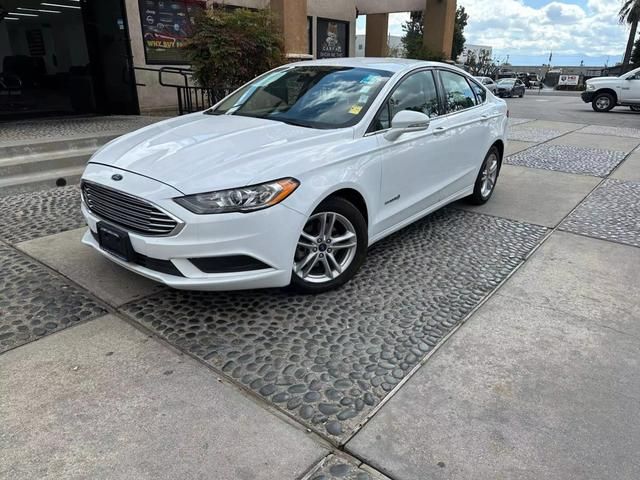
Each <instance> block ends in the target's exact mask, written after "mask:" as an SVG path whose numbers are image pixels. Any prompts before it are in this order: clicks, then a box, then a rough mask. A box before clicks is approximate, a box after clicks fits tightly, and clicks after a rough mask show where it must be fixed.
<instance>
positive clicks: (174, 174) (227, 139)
mask: <svg viewBox="0 0 640 480" xmlns="http://www.w3.org/2000/svg"><path fill="white" fill-rule="evenodd" d="M352 138H353V130H352V129H340V130H319V129H313V128H306V127H298V126H293V125H288V124H285V123H282V122H277V121H273V120H264V119H258V118H250V117H241V116H235V115H206V114H204V113H202V112H200V113H195V114H191V115H185V116H183V117H177V118H174V119H170V120H166V121H163V122H159V123H156V124H153V125H150V126H148V127H145V128H142V129H140V130H136V131H135V132H131V133H128V134H126V135H123V136H122V137H119V138H117V139H115V140H113V141H111V142H109V143H108V144H107V145H105V146H104V147H103V148H101V149H100V150H99V151H97V152H96V153H95V154H94V156H93V157H92V158H91V160H90V162H91V163H99V164H103V165H109V166H113V167H116V168H120V169H122V170H126V171H130V172H134V173H137V174H140V175H144V176H146V177H149V178H153V179H155V180H158V181H160V182H162V183H165V184H167V185H170V186H172V187H173V188H176V189H177V190H179V191H181V192H182V193H184V194H192V193H202V192H208V191H213V190H221V189H226V188H234V187H238V186H243V185H249V184H252V183H259V182H261V181H269V180H273V179H275V178H276V177H277V178H281V177H285V176H294V175H295V173H296V172H297V171H299V166H298V168H293V167H292V164H295V162H296V161H297V160H298V158H300V157H304V158H309V156H310V154H309V150H310V149H319V148H321V149H323V150H324V147H326V146H328V145H330V144H331V143H333V142H336V141H339V140H342V139H352ZM298 154H300V157H298ZM267 173H268V174H270V175H275V177H274V178H262V177H261V175H263V174H265V175H266V174H267Z"/></svg>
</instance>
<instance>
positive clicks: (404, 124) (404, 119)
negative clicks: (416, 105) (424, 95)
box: [384, 110, 431, 142]
mask: <svg viewBox="0 0 640 480" xmlns="http://www.w3.org/2000/svg"><path fill="white" fill-rule="evenodd" d="M430 123H431V119H430V118H429V117H428V116H427V115H425V114H424V113H421V112H414V111H412V110H401V111H400V112H398V113H396V114H395V116H394V117H393V119H392V120H391V129H389V130H388V131H387V132H386V133H385V134H384V138H386V139H387V140H389V141H390V142H393V141H394V140H397V139H398V137H400V136H401V135H403V134H405V133H410V132H420V131H423V130H426V129H427V128H429V124H430Z"/></svg>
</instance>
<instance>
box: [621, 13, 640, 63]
mask: <svg viewBox="0 0 640 480" xmlns="http://www.w3.org/2000/svg"><path fill="white" fill-rule="evenodd" d="M618 20H619V21H620V24H625V23H626V24H628V25H629V26H630V27H631V30H630V32H629V40H627V48H626V49H625V52H624V60H622V70H623V71H627V70H628V68H629V61H630V60H631V52H632V50H633V44H634V41H635V39H636V33H637V32H638V20H640V0H623V2H622V8H621V9H620V11H619V12H618Z"/></svg>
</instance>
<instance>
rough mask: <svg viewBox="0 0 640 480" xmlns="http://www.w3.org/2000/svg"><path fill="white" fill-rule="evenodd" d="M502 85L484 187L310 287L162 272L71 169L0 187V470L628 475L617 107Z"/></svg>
mask: <svg viewBox="0 0 640 480" xmlns="http://www.w3.org/2000/svg"><path fill="white" fill-rule="evenodd" d="M508 102H509V105H510V111H511V117H512V118H511V127H510V134H509V139H510V143H509V145H508V151H507V154H508V157H507V158H505V160H504V165H503V167H502V171H501V175H500V179H499V181H498V186H497V190H496V192H495V194H494V196H493V198H492V200H491V201H490V202H489V203H487V204H486V205H483V206H481V207H474V206H470V205H468V204H466V203H464V202H459V203H456V204H453V205H451V206H449V207H446V208H445V209H443V210H440V211H438V212H436V213H434V214H432V215H430V216H428V217H427V218H425V219H423V220H421V221H419V222H417V223H416V224H414V225H412V226H409V227H407V228H405V229H403V230H401V231H400V232H398V233H396V234H394V235H393V236H391V237H389V238H387V239H385V240H383V241H382V242H380V243H378V244H376V245H375V246H374V247H372V249H371V251H370V252H369V256H368V259H367V262H366V264H365V266H364V267H363V269H362V270H361V272H360V273H359V274H358V275H357V277H356V278H355V279H354V280H353V281H352V282H350V283H349V284H347V285H346V286H345V287H343V288H342V289H340V290H338V291H334V292H331V293H328V294H323V295H318V296H301V295H295V294H292V293H289V292H287V291H282V290H263V291H248V292H231V293H202V292H180V291H176V290H170V289H167V288H165V287H162V286H159V285H157V284H155V283H153V282H151V281H148V280H145V279H142V278H140V277H137V276H135V275H133V274H131V273H129V272H127V271H124V270H123V269H121V268H119V267H117V266H115V265H113V264H112V263H110V262H108V261H107V260H105V259H104V258H102V256H100V255H98V254H96V253H95V252H93V251H92V250H91V249H90V248H88V247H85V246H83V245H81V244H80V237H81V235H82V233H83V231H84V228H83V226H84V222H83V219H82V216H81V214H80V211H79V202H80V197H79V190H78V188H77V187H76V186H75V185H71V186H65V187H61V188H57V189H50V190H44V191H38V192H30V193H21V194H17V195H9V196H4V197H0V218H1V219H2V220H1V222H2V228H1V229H0V259H1V263H2V272H3V274H2V275H1V276H0V292H2V293H1V294H0V352H3V353H2V354H0V385H1V387H0V424H2V425H3V428H2V433H1V434H0V449H1V450H2V451H3V453H4V460H3V461H2V462H0V478H11V479H21V478H25V479H26V478H52V479H53V478H56V479H57V478H92V479H97V478H153V479H157V478H217V479H244V478H246V479H249V478H251V479H302V478H304V479H317V480H319V479H331V478H347V479H358V480H363V479H366V478H371V479H383V478H389V479H393V480H396V479H397V480H401V479H402V480H416V479H425V480H431V479H451V478H456V479H457V478H460V479H468V478H483V479H484V478H486V479H494V478H519V479H529V478H530V479H539V478H562V479H573V478H575V479H585V478H594V479H595V478H615V479H635V478H639V477H640V463H638V461H637V459H636V452H637V451H638V449H639V448H640V426H639V425H638V422H636V421H630V420H632V419H634V418H635V417H636V416H637V412H638V409H639V408H640V376H639V375H638V371H639V368H640V365H639V358H640V356H639V355H638V353H639V352H640V348H639V347H640V327H639V326H638V319H640V290H639V289H638V285H640V248H639V247H640V150H637V149H638V147H639V145H640V114H637V113H632V112H630V111H628V109H616V110H614V111H613V112H611V113H608V114H596V113H595V112H592V111H591V109H590V106H589V105H586V104H584V103H582V102H581V101H580V99H579V98H578V97H577V96H575V95H558V96H553V95H537V94H527V96H525V98H524V99H517V98H515V99H510V100H508ZM618 110H619V112H618ZM25 141H28V140H25Z"/></svg>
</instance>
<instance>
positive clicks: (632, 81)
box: [582, 68, 640, 112]
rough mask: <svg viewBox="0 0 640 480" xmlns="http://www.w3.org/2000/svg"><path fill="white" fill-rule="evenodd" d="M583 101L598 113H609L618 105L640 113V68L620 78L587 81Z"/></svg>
mask: <svg viewBox="0 0 640 480" xmlns="http://www.w3.org/2000/svg"><path fill="white" fill-rule="evenodd" d="M582 100H583V101H584V102H585V103H590V104H591V106H592V107H593V109H594V110H595V111H596V112H608V111H609V110H611V109H612V108H613V107H615V106H617V105H621V106H626V107H631V110H633V111H640V68H636V69H635V70H631V71H630V72H627V73H625V74H623V75H621V76H619V77H597V78H592V79H591V80H587V89H586V90H585V91H584V92H582Z"/></svg>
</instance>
